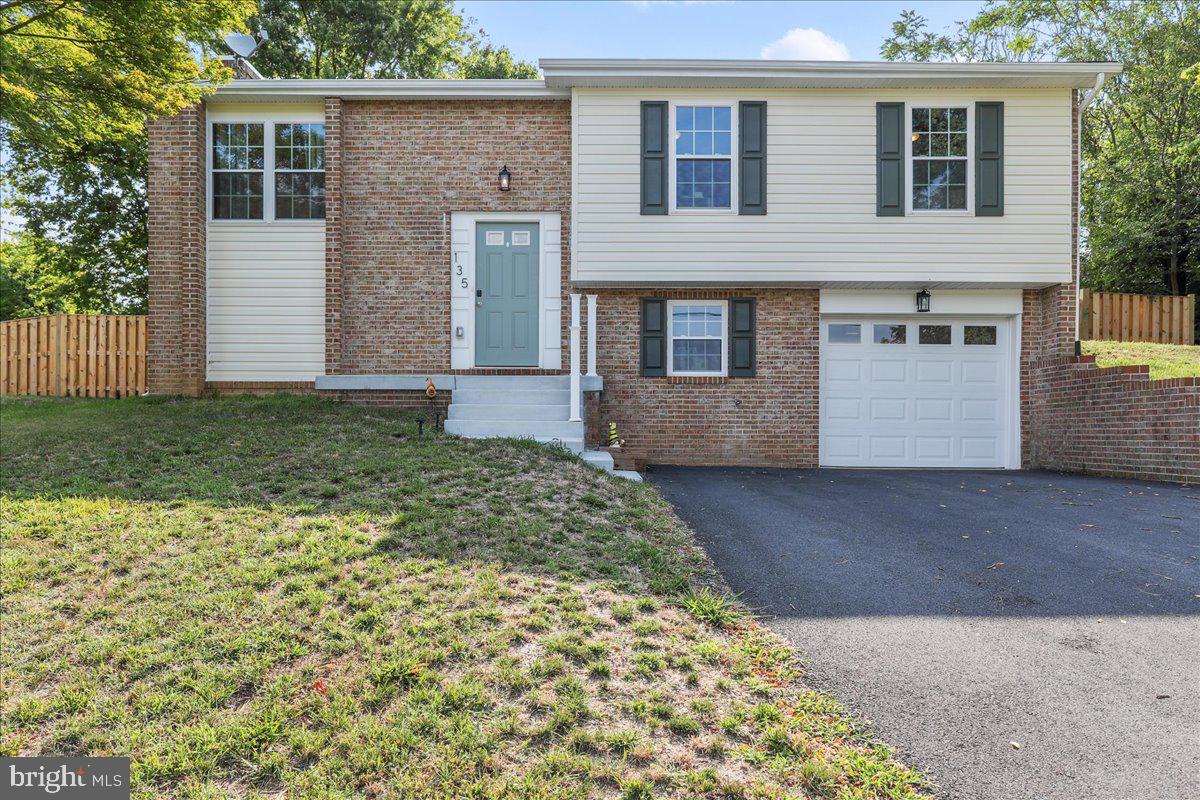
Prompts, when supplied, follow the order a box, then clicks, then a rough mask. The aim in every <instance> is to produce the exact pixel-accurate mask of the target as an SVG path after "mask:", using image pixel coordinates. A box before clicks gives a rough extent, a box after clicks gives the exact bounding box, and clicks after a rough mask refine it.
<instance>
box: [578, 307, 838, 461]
mask: <svg viewBox="0 0 1200 800" xmlns="http://www.w3.org/2000/svg"><path fill="white" fill-rule="evenodd" d="M589 291H593V290H589ZM594 292H595V294H597V295H598V306H597V311H596V313H597V317H598V322H597V329H596V331H597V370H598V372H599V373H600V374H601V375H602V376H603V377H604V392H603V394H601V396H600V399H599V402H598V403H597V412H598V413H597V415H596V418H595V419H594V422H593V425H594V427H593V428H592V430H591V431H590V434H591V438H598V436H600V435H602V434H601V433H600V431H601V430H602V429H603V428H604V427H606V426H607V424H608V423H609V422H616V423H617V429H618V433H619V434H620V435H621V436H622V437H624V438H625V440H626V446H627V447H628V448H629V450H630V452H631V453H632V454H633V455H635V456H637V457H638V458H641V459H645V460H646V461H649V462H650V463H658V464H691V465H700V464H703V465H709V464H727V465H755V466H787V467H812V466H816V464H817V448H818V441H817V425H818V409H817V402H818V391H819V390H818V370H819V364H818V349H817V348H818V327H817V326H818V313H819V293H818V292H817V291H816V290H815V289H727V290H726V289H722V290H719V291H716V290H705V289H701V290H687V291H685V290H679V291H675V290H672V291H660V290H648V289H641V290H636V289H631V290H609V289H597V290H594ZM650 296H654V297H668V298H686V299H726V298H729V297H755V298H757V309H756V315H757V325H758V335H757V341H756V346H757V350H758V352H757V375H756V376H755V377H753V378H695V377H678V378H673V377H663V378H645V377H641V376H640V375H639V374H638V373H639V368H638V351H639V347H640V344H639V342H640V338H639V331H640V328H639V315H640V312H641V303H640V299H641V298H642V297H650ZM584 341H586V331H585V338H584Z"/></svg>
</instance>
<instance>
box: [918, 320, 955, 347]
mask: <svg viewBox="0 0 1200 800" xmlns="http://www.w3.org/2000/svg"><path fill="white" fill-rule="evenodd" d="M918 328H919V330H918V333H917V341H918V342H919V343H920V344H932V345H942V344H950V331H951V328H950V326H949V325H920V326H918Z"/></svg>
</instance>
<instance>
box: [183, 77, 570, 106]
mask: <svg viewBox="0 0 1200 800" xmlns="http://www.w3.org/2000/svg"><path fill="white" fill-rule="evenodd" d="M201 85H205V84H201ZM570 96H571V91H570V90H569V89H562V88H557V87H549V86H547V85H546V82H545V81H542V80H506V79H499V80H462V79H454V78H447V79H440V78H437V79H428V80H424V79H405V78H397V79H390V78H389V79H381V78H371V79H364V80H359V79H347V80H309V79H292V78H266V79H263V80H253V79H241V80H235V81H231V82H229V83H226V84H223V85H221V86H219V87H217V89H216V91H215V92H213V94H211V95H210V96H209V97H208V100H209V102H212V101H214V100H215V101H216V102H236V101H239V100H246V101H255V100H266V101H272V100H274V101H283V102H296V101H307V100H319V99H321V98H324V97H342V98H346V99H362V100H387V99H393V98H394V99H401V100H454V99H463V100H519V99H525V100H565V99H568V98H570Z"/></svg>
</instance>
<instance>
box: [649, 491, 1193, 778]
mask: <svg viewBox="0 0 1200 800" xmlns="http://www.w3.org/2000/svg"><path fill="white" fill-rule="evenodd" d="M648 477H649V479H650V481H651V482H652V483H654V484H655V485H656V486H657V487H658V488H659V489H660V490H661V491H662V492H663V494H664V495H665V496H666V497H667V498H668V499H669V500H670V501H671V502H672V503H673V504H674V505H675V507H676V508H677V509H678V511H679V513H680V515H681V516H682V517H683V518H684V519H685V520H686V521H687V522H688V523H690V524H691V525H692V526H693V527H694V528H695V529H696V531H697V532H698V533H699V536H700V539H701V541H702V542H703V543H704V546H705V548H706V549H707V550H708V552H709V553H710V555H711V556H712V557H713V559H714V560H715V561H716V563H717V566H718V567H719V568H720V569H721V571H722V572H723V574H724V575H725V577H726V579H727V580H728V581H729V583H730V584H731V585H732V586H733V587H734V589H735V590H737V591H739V592H741V593H742V597H743V599H744V600H745V601H746V603H747V604H748V605H750V606H751V607H753V608H755V609H757V610H759V611H761V612H763V613H764V614H766V615H768V617H769V624H771V625H772V627H774V628H775V629H776V630H777V631H779V632H780V633H782V634H784V635H785V636H787V637H789V638H790V639H791V640H792V641H793V642H795V644H796V645H797V647H798V648H799V649H800V651H801V652H802V653H803V654H804V656H805V658H806V659H807V660H808V662H809V665H808V666H809V675H810V680H811V681H812V682H813V683H814V684H815V685H817V686H819V687H821V688H825V689H828V690H829V691H831V692H833V693H835V694H836V695H837V696H838V697H839V699H841V700H843V701H844V702H845V703H846V704H847V705H849V706H850V707H851V708H852V709H853V710H854V711H856V712H857V713H858V714H859V715H860V716H862V717H864V718H866V719H869V720H871V721H872V722H873V723H874V724H875V726H876V728H877V730H878V731H879V732H880V734H881V736H882V737H883V738H885V739H886V740H887V741H890V742H891V743H893V744H895V745H896V746H897V747H898V748H899V749H900V750H901V753H902V755H903V757H904V758H905V759H906V760H907V761H908V762H909V763H912V764H914V765H915V766H918V767H920V768H922V769H923V770H924V771H925V772H926V774H928V775H930V776H931V777H932V778H933V780H934V781H935V782H936V783H937V784H938V785H939V786H940V787H941V789H942V790H943V792H944V793H945V794H946V795H947V796H950V797H955V798H965V799H966V800H975V799H976V798H989V800H991V799H992V798H995V800H1001V799H1002V800H1018V798H1029V799H1030V800H1051V799H1052V798H1053V799H1057V798H1063V799H1064V800H1066V799H1067V798H1069V799H1070V800H1082V799H1083V798H1135V797H1136V798H1139V799H1140V800H1151V799H1152V798H1162V799H1163V800H1168V799H1169V800H1179V798H1200V696H1198V695H1200V487H1191V488H1187V487H1179V486H1174V485H1169V484H1147V483H1137V482H1131V481H1121V480H1109V479H1103V478H1088V477H1077V476H1063V475H1057V474H1053V473H1045V472H959V471H947V472H929V471H887V472H878V471H868V470H751V469H716V468H713V469H687V468H675V467H659V468H655V469H652V470H650V471H649V472H648ZM1013 743H1016V746H1014V744H1013Z"/></svg>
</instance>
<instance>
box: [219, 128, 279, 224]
mask: <svg viewBox="0 0 1200 800" xmlns="http://www.w3.org/2000/svg"><path fill="white" fill-rule="evenodd" d="M218 125H242V126H245V127H246V131H247V133H246V135H247V137H248V136H249V130H250V127H251V126H253V125H262V129H263V132H262V134H263V144H262V151H263V165H262V167H260V168H259V169H249V168H247V169H217V168H216V167H214V166H213V142H214V141H216V135H215V134H214V133H213V129H214V128H216V126H218ZM270 133H274V129H273V128H272V127H271V126H270V125H268V124H266V123H264V122H259V121H258V120H245V121H239V120H209V121H208V184H207V187H206V188H207V192H208V219H209V221H210V222H261V221H262V220H265V219H266V218H267V184H268V183H271V182H272V181H271V175H272V169H271V166H270V165H271V162H270V161H268V160H267V159H269V158H273V157H274V155H275V153H274V149H273V148H269V147H268V146H267V136H268V134H270ZM255 172H257V173H258V174H259V175H261V176H262V216H261V217H232V218H226V217H222V218H221V219H217V218H216V217H214V216H213V213H214V206H215V204H214V203H213V194H214V190H215V188H216V180H215V179H214V176H216V175H242V174H246V173H250V174H253V173H255ZM271 213H272V214H274V208H272V209H271Z"/></svg>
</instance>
